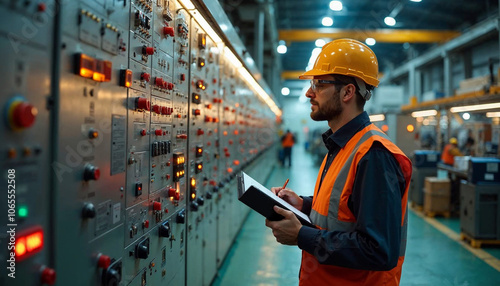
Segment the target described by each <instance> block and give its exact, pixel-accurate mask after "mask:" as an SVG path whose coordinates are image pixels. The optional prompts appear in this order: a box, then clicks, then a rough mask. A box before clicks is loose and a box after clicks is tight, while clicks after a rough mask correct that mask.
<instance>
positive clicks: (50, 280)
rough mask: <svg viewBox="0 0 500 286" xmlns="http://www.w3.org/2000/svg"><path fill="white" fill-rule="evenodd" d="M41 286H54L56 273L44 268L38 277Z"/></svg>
mask: <svg viewBox="0 0 500 286" xmlns="http://www.w3.org/2000/svg"><path fill="white" fill-rule="evenodd" d="M40 282H41V283H42V284H47V285H54V284H55V283H56V271H55V270H54V269H52V268H49V267H44V268H43V270H42V273H41V275H40Z"/></svg>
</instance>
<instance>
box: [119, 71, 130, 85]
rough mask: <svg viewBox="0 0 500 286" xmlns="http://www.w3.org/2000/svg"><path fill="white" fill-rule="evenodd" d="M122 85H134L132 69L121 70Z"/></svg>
mask: <svg viewBox="0 0 500 286" xmlns="http://www.w3.org/2000/svg"><path fill="white" fill-rule="evenodd" d="M120 85H121V86H124V87H131V86H132V71H131V70H128V69H126V70H121V71H120Z"/></svg>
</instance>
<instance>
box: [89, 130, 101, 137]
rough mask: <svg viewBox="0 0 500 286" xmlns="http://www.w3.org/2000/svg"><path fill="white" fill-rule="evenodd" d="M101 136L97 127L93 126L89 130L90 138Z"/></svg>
mask: <svg viewBox="0 0 500 286" xmlns="http://www.w3.org/2000/svg"><path fill="white" fill-rule="evenodd" d="M97 137H99V132H97V131H96V130H95V129H93V128H91V129H90V130H89V139H95V138H97Z"/></svg>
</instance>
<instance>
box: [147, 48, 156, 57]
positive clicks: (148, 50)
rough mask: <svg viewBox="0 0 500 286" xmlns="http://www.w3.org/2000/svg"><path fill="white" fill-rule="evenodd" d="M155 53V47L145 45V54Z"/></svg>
mask: <svg viewBox="0 0 500 286" xmlns="http://www.w3.org/2000/svg"><path fill="white" fill-rule="evenodd" d="M154 53H155V48H153V47H146V54H148V55H150V56H152V55H154Z"/></svg>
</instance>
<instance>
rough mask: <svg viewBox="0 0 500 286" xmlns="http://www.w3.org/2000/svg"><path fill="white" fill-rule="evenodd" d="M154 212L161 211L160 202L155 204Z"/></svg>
mask: <svg viewBox="0 0 500 286" xmlns="http://www.w3.org/2000/svg"><path fill="white" fill-rule="evenodd" d="M153 210H155V211H161V203H160V202H153Z"/></svg>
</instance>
